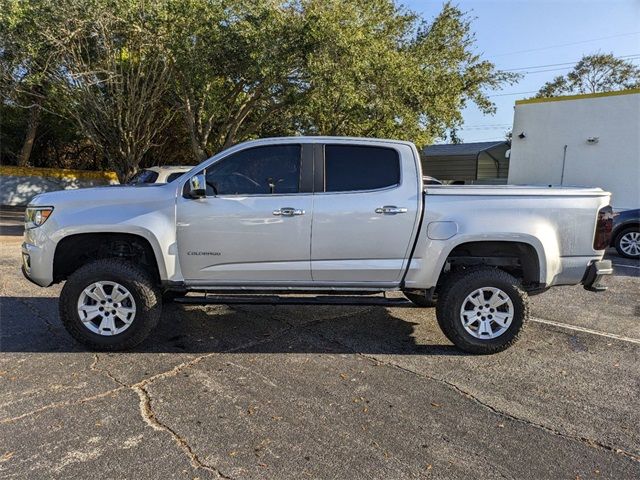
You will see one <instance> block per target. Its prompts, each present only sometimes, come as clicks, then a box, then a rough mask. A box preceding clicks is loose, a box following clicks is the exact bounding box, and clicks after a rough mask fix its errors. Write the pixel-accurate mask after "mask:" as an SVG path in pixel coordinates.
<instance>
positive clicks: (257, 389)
mask: <svg viewBox="0 0 640 480" xmlns="http://www.w3.org/2000/svg"><path fill="white" fill-rule="evenodd" d="M20 241H21V239H20V237H9V236H4V237H0V386H1V388H0V478H64V479H71V478H87V477H96V476H97V477H100V478H105V479H108V478H132V479H134V478H135V479H143V478H180V479H182V478H184V479H194V478H200V479H205V478H232V479H249V478H307V477H308V478H353V479H359V478H362V479H370V478H380V479H382V478H384V479H390V478H392V479H395V478H467V477H474V478H476V477H477V478H514V479H515V478H531V477H535V478H549V479H557V478H571V479H575V478H580V479H587V478H615V479H626V478H629V479H631V478H639V477H640V429H638V425H640V409H639V408H638V406H639V404H638V402H639V400H638V397H639V395H638V394H639V393H640V362H639V361H638V360H639V359H640V322H639V320H640V317H639V315H640V306H639V305H638V298H639V295H638V293H640V278H639V276H638V274H637V273H638V269H637V268H633V267H634V266H636V265H637V263H635V264H634V263H630V262H628V261H627V262H626V263H625V262H622V261H621V260H620V259H617V258H616V259H614V263H621V262H622V265H628V266H627V267H624V266H623V267H621V268H619V269H618V268H617V275H616V276H615V277H614V278H612V279H611V280H610V281H609V284H610V285H611V289H610V290H609V291H608V292H606V293H603V294H599V295H596V294H590V293H587V292H584V291H583V290H582V289H581V288H580V287H564V288H558V289H554V290H552V291H550V292H548V293H546V294H544V295H541V296H538V297H535V298H532V311H533V315H534V316H535V317H536V318H539V319H543V320H551V321H554V322H557V323H562V324H566V325H567V326H568V327H567V328H565V327H558V326H554V325H548V324H543V323H539V322H531V323H530V324H529V325H528V329H527V331H526V332H525V333H524V336H523V339H522V341H521V342H520V343H519V344H518V345H517V346H515V347H514V348H512V349H510V350H508V351H506V352H503V353H500V354H498V355H493V356H485V357H478V356H469V355H465V354H462V353H461V352H459V351H457V350H456V349H454V348H453V347H452V346H451V345H450V344H449V342H448V341H447V340H446V339H445V338H444V337H443V335H442V334H441V333H440V331H439V330H438V327H437V324H436V322H435V317H434V311H433V309H419V308H401V307H394V308H383V307H363V306H277V307H275V306H249V305H244V306H242V305H233V306H225V305H219V306H206V307H200V306H179V305H168V306H166V308H165V309H164V312H163V317H162V322H161V325H160V328H159V329H158V331H157V332H155V333H154V334H153V335H152V336H151V338H150V339H149V340H148V341H146V342H145V343H144V344H143V345H141V346H140V347H138V348H137V349H136V350H135V351H133V352H126V353H110V354H106V353H98V354H95V353H93V352H87V351H85V350H84V349H83V348H82V347H81V346H79V345H78V344H76V343H74V342H73V340H72V339H71V338H70V337H69V336H68V335H67V334H66V332H65V331H64V329H63V328H62V325H61V324H60V322H59V320H58V316H57V295H58V293H59V291H60V286H54V287H51V288H49V289H40V288H37V287H35V286H33V285H31V284H30V283H28V282H27V281H26V280H25V279H23V278H22V275H21V274H20V272H19V262H20V258H19V245H20ZM572 326H575V327H579V328H583V329H590V330H594V331H598V332H603V333H610V334H615V335H620V336H623V337H625V338H627V339H628V340H620V339H616V338H610V337H607V336H602V335H597V334H594V333H587V332H584V331H576V330H572V329H571V328H569V327H572Z"/></svg>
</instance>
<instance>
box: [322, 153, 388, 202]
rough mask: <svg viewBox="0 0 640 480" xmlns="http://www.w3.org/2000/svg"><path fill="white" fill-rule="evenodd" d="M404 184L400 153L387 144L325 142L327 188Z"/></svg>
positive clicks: (358, 188) (348, 189)
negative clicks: (380, 145)
mask: <svg viewBox="0 0 640 480" xmlns="http://www.w3.org/2000/svg"><path fill="white" fill-rule="evenodd" d="M399 184H400V156H399V155H398V152H397V151H396V150H394V149H392V148H387V147H373V146H365V145H325V148H324V186H325V188H324V191H325V192H357V191H368V190H379V189H383V188H389V187H393V186H395V185H399Z"/></svg>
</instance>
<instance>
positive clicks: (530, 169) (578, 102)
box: [509, 89, 640, 210]
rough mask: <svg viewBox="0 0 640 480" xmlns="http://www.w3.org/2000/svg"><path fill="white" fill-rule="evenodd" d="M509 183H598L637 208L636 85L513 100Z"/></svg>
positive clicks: (617, 200)
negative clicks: (601, 91) (620, 89)
mask: <svg viewBox="0 0 640 480" xmlns="http://www.w3.org/2000/svg"><path fill="white" fill-rule="evenodd" d="M522 132H524V134H525V138H519V135H520V134H521V133H522ZM590 137H597V138H598V141H597V143H592V142H588V138H590ZM565 145H566V156H565ZM563 156H565V160H564V176H563V174H562V168H563ZM561 179H562V181H561ZM509 183H512V184H534V185H535V184H541V185H549V184H553V185H560V184H562V185H584V186H595V187H602V188H603V189H605V190H608V191H610V192H611V193H612V194H613V197H612V204H613V206H614V207H615V208H616V209H620V210H624V209H630V208H640V89H636V90H627V91H626V92H611V93H609V94H595V95H576V96H571V97H559V98H555V99H532V100H524V101H520V102H516V107H515V117H514V122H513V140H512V145H511V157H510V165H509Z"/></svg>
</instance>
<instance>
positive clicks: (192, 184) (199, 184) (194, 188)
mask: <svg viewBox="0 0 640 480" xmlns="http://www.w3.org/2000/svg"><path fill="white" fill-rule="evenodd" d="M188 185H189V187H188V188H189V196H190V197H191V198H204V197H206V196H207V187H206V185H207V183H206V178H205V176H204V173H199V174H197V175H194V176H193V177H191V178H190V179H189V183H188Z"/></svg>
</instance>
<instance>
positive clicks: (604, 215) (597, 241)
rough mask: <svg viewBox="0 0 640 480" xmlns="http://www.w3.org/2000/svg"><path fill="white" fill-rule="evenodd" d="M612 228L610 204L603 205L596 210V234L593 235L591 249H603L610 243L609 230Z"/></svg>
mask: <svg viewBox="0 0 640 480" xmlns="http://www.w3.org/2000/svg"><path fill="white" fill-rule="evenodd" d="M612 230H613V209H612V208H611V205H607V206H606V207H603V208H601V209H600V211H599V212H598V221H597V222H596V234H595V236H594V237H593V249H594V250H604V249H605V248H607V247H608V246H609V245H610V244H611V231H612Z"/></svg>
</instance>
